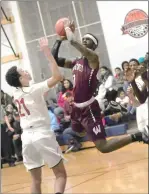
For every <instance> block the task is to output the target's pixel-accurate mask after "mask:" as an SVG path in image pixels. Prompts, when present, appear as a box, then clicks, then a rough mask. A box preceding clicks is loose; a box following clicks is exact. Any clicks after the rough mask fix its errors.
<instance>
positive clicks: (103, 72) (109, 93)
mask: <svg viewBox="0 0 149 194" xmlns="http://www.w3.org/2000/svg"><path fill="white" fill-rule="evenodd" d="M99 81H100V83H101V85H100V86H99V91H98V94H99V95H100V94H101V88H102V92H103V90H105V92H104V93H105V97H104V98H105V99H107V101H108V102H110V101H115V99H116V96H117V87H116V82H115V79H114V76H113V75H112V72H111V70H110V69H108V68H107V67H106V66H103V67H101V68H100V79H99Z"/></svg>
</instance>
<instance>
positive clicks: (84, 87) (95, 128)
mask: <svg viewBox="0 0 149 194" xmlns="http://www.w3.org/2000/svg"><path fill="white" fill-rule="evenodd" d="M64 26H65V31H66V38H64V39H67V40H68V41H69V42H70V44H71V45H72V46H73V47H74V48H76V49H77V50H78V51H79V52H80V53H81V54H82V57H81V58H78V59H76V60H74V61H73V62H72V61H69V60H67V59H65V58H60V57H58V52H59V48H60V45H61V43H62V40H63V37H62V38H60V40H56V42H55V44H54V46H53V48H52V54H53V56H54V58H55V60H56V61H57V63H58V65H59V66H60V67H66V68H71V69H72V72H73V79H74V93H73V94H74V105H73V110H72V114H71V121H72V129H73V130H74V131H75V132H78V134H80V136H81V135H84V132H86V133H87V134H88V136H89V137H90V139H91V140H92V141H93V142H94V144H95V146H96V148H97V149H98V150H99V151H100V152H102V153H109V152H112V151H115V150H117V149H120V148H122V147H124V146H126V145H128V144H130V143H132V142H136V141H139V142H141V141H142V142H144V143H146V144H148V143H149V139H148V135H147V134H148V129H147V128H146V129H145V130H144V132H143V133H141V132H137V133H135V134H131V135H127V136H124V137H122V138H113V139H110V140H106V134H105V129H104V127H103V124H102V118H101V109H100V107H99V104H98V102H97V101H96V100H95V99H94V97H93V93H94V91H95V88H96V83H97V72H98V70H99V64H100V63H99V57H98V55H97V54H96V52H95V49H96V48H97V47H98V39H97V38H96V37H95V36H94V35H92V34H90V33H87V34H85V35H84V36H83V38H82V44H81V43H79V42H78V41H77V40H76V39H75V36H74V33H73V32H72V30H71V29H72V27H74V24H73V23H70V22H68V21H66V22H64ZM70 26H71V28H70ZM146 130H147V131H146Z"/></svg>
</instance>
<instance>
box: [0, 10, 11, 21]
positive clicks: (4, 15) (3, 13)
mask: <svg viewBox="0 0 149 194" xmlns="http://www.w3.org/2000/svg"><path fill="white" fill-rule="evenodd" d="M1 10H2V12H3V14H4V16H5V18H6V20H7V21H11V19H9V18H8V17H7V15H6V13H5V11H4V10H3V8H2V7H1Z"/></svg>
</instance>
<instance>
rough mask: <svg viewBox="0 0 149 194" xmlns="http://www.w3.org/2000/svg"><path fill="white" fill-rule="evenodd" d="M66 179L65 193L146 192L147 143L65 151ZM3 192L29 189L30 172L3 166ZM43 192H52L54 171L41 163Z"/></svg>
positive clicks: (20, 165) (18, 165)
mask: <svg viewBox="0 0 149 194" xmlns="http://www.w3.org/2000/svg"><path fill="white" fill-rule="evenodd" d="M65 157H66V158H67V159H68V162H66V163H65V166H66V170H67V174H68V181H67V186H66V191H65V193H81V194H82V193H90V194H93V193H98V194H99V193H102V194H103V193H111V194H112V193H114V194H116V193H125V194H126V193H133V194H136V193H137V194H138V193H140V194H142V193H143V194H147V193H148V146H147V145H145V144H142V143H133V144H131V145H129V146H126V147H124V148H122V149H120V150H118V151H116V152H112V153H109V154H102V153H99V152H98V151H97V150H96V149H95V148H91V149H87V150H83V151H80V152H77V153H69V154H67V155H65ZM1 172H2V192H3V193H30V174H29V173H27V172H26V169H25V168H24V166H23V164H17V166H16V167H12V168H10V167H7V165H5V166H4V168H3V169H2V171H1ZM42 177H43V182H42V192H43V193H53V188H54V175H53V173H52V171H51V170H50V169H48V167H47V166H45V167H43V175H42Z"/></svg>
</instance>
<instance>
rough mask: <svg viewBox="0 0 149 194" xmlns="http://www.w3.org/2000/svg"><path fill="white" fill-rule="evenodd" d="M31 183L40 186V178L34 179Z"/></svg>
mask: <svg viewBox="0 0 149 194" xmlns="http://www.w3.org/2000/svg"><path fill="white" fill-rule="evenodd" d="M32 181H33V184H34V185H35V186H38V185H41V177H36V178H34V179H33V180H32Z"/></svg>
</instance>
